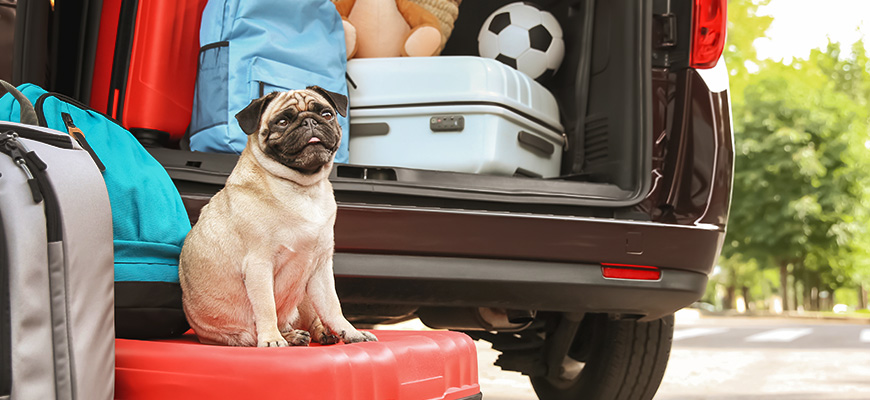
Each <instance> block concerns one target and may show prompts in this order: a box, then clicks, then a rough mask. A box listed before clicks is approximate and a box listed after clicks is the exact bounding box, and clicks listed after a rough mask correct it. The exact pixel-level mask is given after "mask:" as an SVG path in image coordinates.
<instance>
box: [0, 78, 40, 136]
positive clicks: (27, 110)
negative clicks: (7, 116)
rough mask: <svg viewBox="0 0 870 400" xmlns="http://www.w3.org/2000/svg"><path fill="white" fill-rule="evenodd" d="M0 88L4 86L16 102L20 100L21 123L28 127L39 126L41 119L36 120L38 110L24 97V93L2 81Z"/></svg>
mask: <svg viewBox="0 0 870 400" xmlns="http://www.w3.org/2000/svg"><path fill="white" fill-rule="evenodd" d="M0 86H3V88H4V89H6V91H7V92H9V94H11V95H12V97H14V98H15V100H18V104H19V105H20V107H21V123H22V124H27V125H39V119H38V118H36V110H35V109H34V108H33V104H32V103H31V102H30V100H28V99H27V97H26V96H24V94H23V93H21V92H19V91H18V89H16V88H15V86H12V84H10V83H9V82H6V81H4V80H2V79H0Z"/></svg>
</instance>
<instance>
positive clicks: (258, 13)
mask: <svg viewBox="0 0 870 400" xmlns="http://www.w3.org/2000/svg"><path fill="white" fill-rule="evenodd" d="M199 40H200V44H201V46H202V47H201V48H200V54H199V71H198V74H197V78H196V92H195V94H194V99H193V115H192V117H191V122H190V149H191V150H195V151H207V152H221V153H236V154H240V153H241V152H242V150H243V149H244V148H245V144H246V143H247V139H248V138H247V135H245V133H244V132H242V130H241V128H239V125H238V124H237V123H236V119H235V115H236V113H238V112H239V111H241V110H242V109H243V108H245V107H246V106H247V105H248V104H249V103H250V102H251V100H254V99H256V98H259V97H261V96H262V95H264V94H267V93H270V92H273V91H286V90H295V89H304V88H306V87H308V86H312V85H316V86H320V87H322V88H324V89H326V90H329V91H332V92H335V93H340V94H343V95H345V96H347V81H346V80H345V76H346V72H347V56H346V49H345V42H344V28H343V27H342V23H341V16H340V15H339V14H338V11H337V10H336V9H335V6H334V5H333V4H332V2H331V1H330V0H292V1H288V0H258V1H244V0H211V1H209V2H208V4H207V5H206V6H205V10H204V11H203V13H202V26H201V28H200V34H199ZM338 121H339V125H341V132H342V140H341V146H340V147H339V149H338V152H337V153H336V157H335V162H337V163H346V162H347V161H348V153H347V144H348V140H347V138H348V122H347V118H346V117H339V119H338Z"/></svg>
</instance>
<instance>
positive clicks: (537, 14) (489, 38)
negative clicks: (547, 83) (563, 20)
mask: <svg viewBox="0 0 870 400" xmlns="http://www.w3.org/2000/svg"><path fill="white" fill-rule="evenodd" d="M478 49H479V51H480V55H481V56H482V57H488V58H493V59H496V60H498V61H501V62H502V63H505V64H507V65H509V66H511V67H513V68H516V69H518V70H519V71H522V72H523V73H525V74H526V75H529V76H530V77H532V78H534V79H538V78H541V77H543V76H547V75H552V74H554V73H555V71H556V70H557V69H558V67H559V64H560V63H561V62H562V57H563V56H564V54H565V43H564V41H563V39H562V27H561V26H559V22H558V21H557V20H556V18H555V17H554V16H553V15H552V14H550V13H549V12H546V11H542V10H541V9H540V8H539V7H538V6H536V5H535V4H533V3H529V2H516V3H511V4H508V5H506V6H504V7H501V8H499V9H498V10H496V11H495V12H493V13H492V14H491V15H490V16H489V18H487V20H486V21H485V22H484V24H483V26H482V27H481V29H480V34H479V35H478Z"/></svg>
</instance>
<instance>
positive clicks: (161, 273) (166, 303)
mask: <svg viewBox="0 0 870 400" xmlns="http://www.w3.org/2000/svg"><path fill="white" fill-rule="evenodd" d="M18 90H20V91H21V92H22V93H23V94H24V95H25V96H26V97H27V98H28V99H29V100H30V101H31V102H32V103H33V105H34V107H35V108H36V112H37V118H38V119H39V125H40V126H44V127H48V128H51V129H55V130H58V131H61V132H67V133H69V134H70V135H71V136H73V137H74V138H75V139H76V140H77V141H78V142H79V144H81V146H82V147H83V148H84V149H85V150H87V151H88V152H89V153H91V157H92V158H93V159H94V162H95V163H97V166H98V167H100V170H101V171H102V173H103V179H104V180H105V182H106V189H107V190H108V192H109V201H110V202H111V205H112V228H113V230H114V250H115V334H116V336H118V337H123V338H140V339H147V338H158V337H170V336H175V335H180V334H182V333H184V332H185V331H186V330H187V329H188V325H187V319H186V318H185V316H184V311H183V309H182V306H181V287H180V286H179V284H178V256H179V254H180V253H181V245H182V244H183V243H184V237H185V236H186V235H187V232H188V231H190V221H189V219H188V216H187V212H186V211H185V209H184V205H183V204H182V202H181V196H180V195H179V194H178V190H177V189H176V188H175V185H174V184H173V183H172V180H171V179H170V178H169V175H168V174H167V173H166V170H165V169H163V167H162V166H161V165H160V164H159V163H158V162H157V161H156V160H155V159H154V158H153V157H151V155H150V154H148V152H147V151H146V150H145V148H143V147H142V145H141V144H139V142H138V141H137V140H136V138H134V137H133V135H131V134H130V132H128V131H127V130H126V129H124V128H123V127H121V126H120V125H118V124H117V123H115V122H114V121H112V120H111V119H109V118H107V117H106V116H105V115H103V114H101V113H99V112H97V111H93V110H90V109H88V108H87V106H85V105H83V104H80V103H78V102H77V101H76V100H74V99H70V98H67V97H65V96H63V95H60V94H55V93H48V92H46V91H45V90H43V89H42V88H40V87H38V86H36V85H32V84H24V85H21V86H19V87H18ZM19 110H20V108H19V105H18V102H17V101H16V100H15V99H14V98H13V97H12V96H11V95H9V94H6V95H5V96H3V97H2V98H0V120H3V121H12V122H19Z"/></svg>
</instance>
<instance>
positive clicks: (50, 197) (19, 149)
mask: <svg viewBox="0 0 870 400" xmlns="http://www.w3.org/2000/svg"><path fill="white" fill-rule="evenodd" d="M0 153H3V154H6V155H7V156H9V157H11V158H12V160H13V162H15V164H16V165H18V167H19V168H21V170H22V171H23V172H24V175H25V177H26V178H27V185H28V186H29V187H30V193H31V195H32V197H33V202H34V203H39V202H42V201H43V200H44V201H45V204H44V209H45V228H46V233H47V236H48V241H49V242H57V241H59V240H61V238H62V237H63V231H62V230H61V229H62V227H61V224H60V207H59V205H58V201H57V196H56V195H55V193H54V188H52V187H51V183H50V182H49V180H48V175H47V174H46V173H45V170H46V169H47V168H48V165H46V164H45V162H43V161H42V159H40V158H39V156H37V155H36V153H34V152H33V151H30V149H28V148H27V146H25V145H24V143H22V142H21V141H20V140H18V134H17V133H15V132H11V131H8V132H3V133H0Z"/></svg>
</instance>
